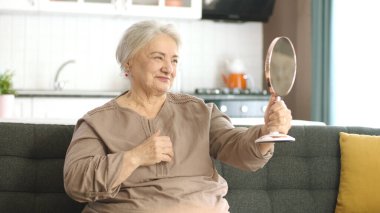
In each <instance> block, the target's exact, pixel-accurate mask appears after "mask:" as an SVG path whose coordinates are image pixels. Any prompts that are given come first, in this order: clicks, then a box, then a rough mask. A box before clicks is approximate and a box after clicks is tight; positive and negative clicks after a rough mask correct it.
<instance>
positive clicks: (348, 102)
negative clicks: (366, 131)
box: [331, 0, 380, 128]
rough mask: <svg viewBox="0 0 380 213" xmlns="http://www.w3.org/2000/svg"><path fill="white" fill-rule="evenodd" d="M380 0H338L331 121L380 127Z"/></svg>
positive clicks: (334, 19) (334, 23)
mask: <svg viewBox="0 0 380 213" xmlns="http://www.w3.org/2000/svg"><path fill="white" fill-rule="evenodd" d="M379 11H380V1H378V0H361V1H357V0H355V1H354V0H334V1H333V6H332V31H331V32H332V38H331V47H332V52H331V72H332V76H331V77H332V82H331V85H332V87H331V88H332V94H331V95H332V96H331V124H332V125H346V126H369V127H377V128H380V27H379V26H380V25H379V20H380V13H379Z"/></svg>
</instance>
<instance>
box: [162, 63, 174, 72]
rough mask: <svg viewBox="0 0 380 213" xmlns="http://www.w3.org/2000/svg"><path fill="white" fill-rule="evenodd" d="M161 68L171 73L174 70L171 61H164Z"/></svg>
mask: <svg viewBox="0 0 380 213" xmlns="http://www.w3.org/2000/svg"><path fill="white" fill-rule="evenodd" d="M162 68H163V69H162V70H163V71H165V72H168V73H172V72H173V71H174V66H173V64H172V62H171V61H165V62H164V65H163V67H162Z"/></svg>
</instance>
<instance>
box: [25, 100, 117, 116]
mask: <svg viewBox="0 0 380 213" xmlns="http://www.w3.org/2000/svg"><path fill="white" fill-rule="evenodd" d="M109 100H111V98H64V97H62V98H61V97H60V98H54V97H53V98H48V97H35V98H33V112H32V117H33V118H34V119H53V120H54V119H58V120H67V121H73V122H75V121H76V120H78V119H79V118H81V117H82V116H83V115H84V114H86V113H87V112H88V111H90V110H92V109H94V108H95V107H98V106H101V105H103V104H104V103H106V102H107V101H109Z"/></svg>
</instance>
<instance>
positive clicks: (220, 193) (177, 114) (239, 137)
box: [64, 93, 272, 213]
mask: <svg viewBox="0 0 380 213" xmlns="http://www.w3.org/2000/svg"><path fill="white" fill-rule="evenodd" d="M158 129H160V130H161V135H166V136H169V137H170V139H171V141H172V143H173V151H174V158H173V160H172V161H170V162H161V163H158V164H156V165H153V166H141V167H139V168H137V169H136V170H135V171H134V172H133V173H132V175H131V176H129V178H128V179H126V180H125V181H124V182H123V183H122V184H121V185H119V186H117V187H114V188H112V187H111V186H112V185H115V184H113V183H114V181H115V180H116V179H117V177H118V175H119V171H120V170H119V168H121V167H122V166H121V165H122V164H123V161H122V157H123V152H125V151H127V150H130V149H132V148H134V147H136V146H137V145H139V144H141V143H142V142H143V141H144V140H145V139H147V138H148V137H150V136H151V135H152V134H153V133H154V132H156V131H157V130H158ZM259 129H260V128H259V127H251V128H242V127H236V128H235V127H234V126H233V125H232V124H231V123H230V121H229V119H228V117H227V116H226V115H225V114H223V113H222V112H220V111H219V110H218V108H217V107H216V106H215V105H214V104H205V103H204V102H203V101H202V100H201V99H198V98H196V97H193V96H190V95H184V94H173V93H168V95H167V98H166V101H165V103H164V104H163V106H162V108H161V110H160V112H159V113H158V115H157V116H156V117H155V118H154V119H146V118H144V117H142V116H140V115H139V114H137V113H136V112H134V111H132V110H130V109H128V108H122V107H120V106H119V105H118V104H117V103H116V99H113V100H111V101H110V102H108V103H106V104H105V105H103V106H101V107H98V108H96V109H94V110H92V111H90V112H88V113H87V114H86V115H84V116H83V117H82V118H81V119H80V120H79V121H78V123H77V125H76V127H75V132H74V135H73V138H72V141H71V143H70V146H69V148H68V150H67V154H66V159H65V165H64V185H65V190H66V192H67V194H68V195H69V196H70V197H72V198H73V199H75V200H77V201H79V202H87V203H88V204H87V205H86V207H85V209H84V210H83V212H102V213H103V212H144V213H145V212H228V208H229V206H228V203H227V201H226V200H225V198H224V196H225V195H226V193H227V188H228V187H227V183H226V181H225V180H224V179H223V178H222V177H221V176H220V175H219V174H218V172H217V171H216V169H215V166H214V164H213V160H212V159H218V160H220V161H222V162H224V163H226V164H229V165H232V166H235V167H237V168H240V169H242V170H250V171H255V170H257V169H260V168H262V167H263V166H264V165H265V164H266V163H267V162H268V160H269V159H270V158H271V156H272V153H269V154H268V155H266V156H262V155H261V153H260V151H259V150H258V147H257V144H255V143H254V141H255V139H256V138H258V134H259Z"/></svg>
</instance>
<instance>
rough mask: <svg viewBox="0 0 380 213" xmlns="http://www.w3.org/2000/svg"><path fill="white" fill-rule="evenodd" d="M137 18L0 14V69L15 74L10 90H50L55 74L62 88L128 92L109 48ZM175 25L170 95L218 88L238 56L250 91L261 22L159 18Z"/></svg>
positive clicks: (257, 75)
mask: <svg viewBox="0 0 380 213" xmlns="http://www.w3.org/2000/svg"><path fill="white" fill-rule="evenodd" d="M139 20H141V19H138V18H125V17H124V18H115V17H108V16H84V15H65V14H39V13H27V14H22V13H3V12H1V11H0V69H5V68H9V69H12V70H14V71H15V78H14V85H15V88H16V89H51V88H53V81H54V76H55V73H56V70H57V69H58V67H59V66H60V65H61V64H62V63H63V62H65V61H67V60H70V59H74V60H75V61H76V63H73V64H69V65H67V66H66V67H65V69H64V70H63V71H62V73H61V76H60V79H62V80H66V86H65V88H66V89H72V90H77V89H78V90H103V91H104V90H107V91H109V90H112V91H121V90H124V89H126V88H128V85H129V84H128V80H126V79H124V78H123V77H122V75H121V73H120V70H119V66H118V64H117V63H116V60H115V49H116V45H117V44H118V42H119V39H120V37H121V35H122V33H123V32H124V31H125V29H126V28H128V27H129V26H130V25H131V24H133V23H134V22H136V21H139ZM162 21H165V22H171V23H173V24H175V25H176V26H177V29H178V30H179V32H180V33H181V35H182V39H183V46H182V50H181V52H180V54H181V55H180V56H181V59H180V60H181V61H180V66H179V74H178V76H177V82H176V85H175V88H173V90H175V91H183V92H191V91H194V89H195V88H198V87H221V86H223V81H222V79H221V73H222V72H223V71H224V70H225V69H224V61H225V60H226V59H228V58H233V57H240V58H241V59H242V60H243V61H244V62H245V64H246V67H247V73H248V74H250V75H251V76H252V77H253V79H254V83H255V85H256V87H258V88H259V89H261V85H262V73H263V60H262V58H263V56H262V43H263V38H262V37H263V36H262V23H259V22H248V23H226V22H213V21H204V20H202V21H201V20H162Z"/></svg>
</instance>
